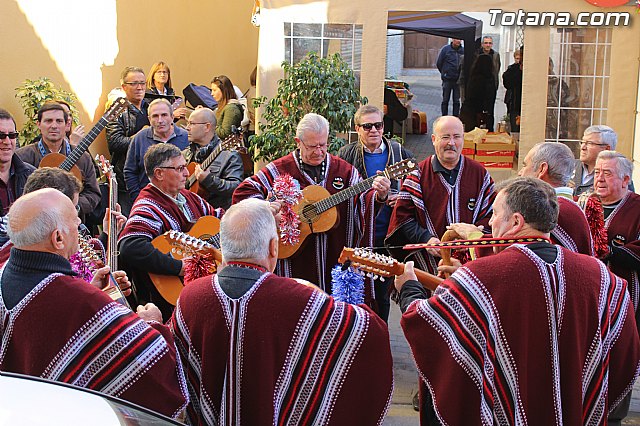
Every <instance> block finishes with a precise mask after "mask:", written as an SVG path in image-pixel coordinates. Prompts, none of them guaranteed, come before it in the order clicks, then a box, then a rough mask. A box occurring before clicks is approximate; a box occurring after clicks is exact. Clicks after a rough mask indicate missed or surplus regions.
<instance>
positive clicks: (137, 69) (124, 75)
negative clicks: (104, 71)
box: [120, 67, 144, 85]
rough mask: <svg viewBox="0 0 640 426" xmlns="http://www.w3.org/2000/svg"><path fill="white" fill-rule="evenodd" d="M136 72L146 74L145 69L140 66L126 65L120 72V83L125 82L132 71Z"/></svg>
mask: <svg viewBox="0 0 640 426" xmlns="http://www.w3.org/2000/svg"><path fill="white" fill-rule="evenodd" d="M134 72H139V73H142V74H143V75H144V70H143V69H142V68H140V67H125V68H124V69H123V70H122V72H121V73H120V84H121V85H122V84H124V79H125V78H127V76H128V75H129V74H130V73H134Z"/></svg>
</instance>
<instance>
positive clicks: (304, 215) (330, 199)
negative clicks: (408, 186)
mask: <svg viewBox="0 0 640 426" xmlns="http://www.w3.org/2000/svg"><path fill="white" fill-rule="evenodd" d="M416 168H417V163H416V161H415V160H414V159H406V160H402V161H399V162H397V163H395V164H392V165H390V166H388V167H387V168H386V169H385V170H384V171H383V172H380V173H379V174H377V175H375V176H371V177H370V178H368V179H365V180H363V181H360V182H358V183H357V184H355V185H353V186H350V187H348V188H346V189H344V190H342V191H340V192H337V193H335V194H333V195H330V194H329V191H327V190H326V189H325V188H323V187H322V186H318V185H310V186H307V187H306V188H304V189H303V190H302V199H301V200H300V202H298V204H296V205H294V206H293V209H294V210H295V212H296V213H297V214H298V216H299V218H300V225H299V227H298V229H299V230H300V237H299V242H298V243H297V244H284V243H283V242H282V241H280V244H279V248H278V258H279V259H286V258H289V257H291V256H293V255H294V254H295V253H296V252H297V251H298V249H299V248H300V247H301V246H302V244H303V243H304V241H305V239H306V238H307V237H308V236H309V235H311V234H318V233H322V232H326V231H328V230H330V229H331V228H333V227H334V226H335V224H336V222H337V220H338V211H337V209H336V208H335V206H337V205H338V204H340V203H342V202H344V201H346V200H348V199H350V198H352V197H354V196H356V195H358V194H360V193H362V192H364V191H366V190H368V189H370V188H371V186H372V185H373V180H374V179H375V178H376V177H377V176H379V175H382V176H385V177H387V178H388V179H389V180H391V179H399V178H402V177H404V176H406V175H407V174H409V173H410V172H411V171H412V170H415V169H416Z"/></svg>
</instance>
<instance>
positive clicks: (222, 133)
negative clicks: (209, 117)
mask: <svg viewBox="0 0 640 426" xmlns="http://www.w3.org/2000/svg"><path fill="white" fill-rule="evenodd" d="M211 96H213V98H214V99H215V100H216V102H218V108H216V110H215V113H216V119H217V120H218V124H217V126H216V134H217V135H218V137H219V138H220V139H221V140H225V139H226V138H228V137H229V135H231V129H232V126H236V128H237V129H240V125H241V123H242V116H243V115H244V111H243V109H242V106H241V105H240V104H239V103H238V98H237V96H236V93H235V90H234V89H233V83H231V80H229V77H227V76H226V75H220V76H218V77H214V78H213V80H211Z"/></svg>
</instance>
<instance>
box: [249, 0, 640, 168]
mask: <svg viewBox="0 0 640 426" xmlns="http://www.w3.org/2000/svg"><path fill="white" fill-rule="evenodd" d="M390 5H392V6H390ZM363 6H364V7H363ZM262 7H263V23H262V26H261V28H260V35H261V39H260V47H259V52H258V62H259V69H260V73H259V81H258V94H260V95H264V96H267V97H271V96H273V95H274V94H275V92H276V89H277V81H278V79H279V78H281V76H282V71H281V69H280V67H279V62H280V61H281V60H282V57H283V54H282V53H281V52H280V50H281V49H283V48H282V47H279V46H280V45H281V44H282V39H283V30H282V23H283V22H285V21H286V22H289V21H292V22H317V23H321V22H325V23H355V24H362V25H363V40H362V51H363V52H364V54H363V58H362V75H361V86H360V87H361V92H362V95H363V96H367V97H368V98H369V101H370V102H371V103H373V104H374V105H377V106H379V107H381V106H382V102H383V91H382V84H383V80H384V78H385V53H386V43H387V28H386V25H387V19H388V12H389V10H395V11H447V10H448V11H456V10H459V8H460V3H459V2H455V1H452V0H448V1H437V2H436V1H435V0H427V1H425V0H398V1H395V2H393V3H390V2H388V1H386V0H368V1H366V2H363V1H354V2H345V1H342V0H326V1H304V0H302V1H301V0H297V1H293V0H263V1H262ZM494 8H500V9H504V10H506V11H517V10H518V9H523V10H526V11H529V12H534V11H537V12H571V13H574V14H577V13H579V12H598V11H600V12H602V11H606V12H629V13H630V15H631V20H632V24H631V26H629V27H618V28H615V29H614V30H613V49H612V55H611V74H610V85H609V93H608V107H609V113H608V115H607V117H608V119H607V123H604V124H608V125H610V126H612V127H613V128H615V129H616V130H617V131H618V133H619V135H620V142H619V150H620V151H621V152H623V153H624V154H625V155H628V156H631V155H632V153H633V147H634V145H633V141H634V138H636V130H635V121H636V120H637V117H636V108H637V105H638V100H637V99H638V79H637V78H636V76H637V75H638V67H639V62H638V58H639V57H640V25H638V23H636V22H634V20H635V21H637V20H638V19H640V18H639V17H638V15H637V14H636V13H635V8H634V7H632V6H622V7H619V8H606V9H601V8H597V7H595V6H592V5H590V4H588V3H587V2H586V1H585V0H563V1H560V2H558V1H551V0H542V1H540V2H536V3H531V2H526V1H524V0H513V1H506V0H495V1H488V0H481V1H477V2H471V3H465V5H464V9H465V12H488V11H489V9H494ZM263 36H264V37H263ZM267 38H268V39H269V42H268V43H263V41H266V39H267ZM525 39H526V40H525V43H526V45H527V46H529V47H528V48H527V50H526V55H525V63H524V64H525V68H526V71H525V76H524V83H523V90H524V92H525V94H524V100H523V106H522V112H523V118H522V120H523V121H522V132H521V134H520V156H519V158H520V161H522V159H523V158H524V155H523V153H526V152H527V150H528V149H529V148H530V147H531V146H533V145H534V144H535V143H537V142H540V141H542V140H544V137H545V131H544V130H545V120H546V116H545V108H546V101H547V99H546V91H545V90H540V89H541V88H543V87H544V88H546V87H547V76H546V73H547V64H548V56H549V27H526V30H525ZM504 62H505V64H507V63H511V58H509V60H508V61H507V60H505V61H504ZM636 151H637V150H636ZM638 158H639V157H638V154H637V153H636V155H635V159H636V160H638Z"/></svg>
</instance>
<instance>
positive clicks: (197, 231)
mask: <svg viewBox="0 0 640 426" xmlns="http://www.w3.org/2000/svg"><path fill="white" fill-rule="evenodd" d="M151 244H153V246H154V247H155V248H156V249H158V250H160V251H161V252H162V253H165V254H168V255H170V256H171V257H173V258H174V259H183V258H184V257H187V256H191V255H193V254H194V253H199V254H206V253H211V254H213V256H214V259H215V260H216V261H217V262H221V261H222V255H221V254H220V250H219V248H220V220H219V219H218V218H216V217H214V216H203V217H201V218H200V219H198V221H197V222H196V223H195V224H194V225H193V227H192V228H191V229H190V230H189V232H188V233H184V232H178V231H168V232H165V233H164V234H163V235H160V236H158V237H156V238H154V239H153V241H151ZM149 278H150V279H151V282H153V285H154V286H155V287H156V289H157V290H158V292H159V293H160V295H161V296H162V297H163V298H164V300H166V301H167V302H169V303H171V304H172V305H175V304H176V301H177V300H178V296H179V295H180V292H181V291H182V288H183V287H184V284H183V283H182V279H181V278H180V277H178V276H172V275H160V274H154V273H149Z"/></svg>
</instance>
